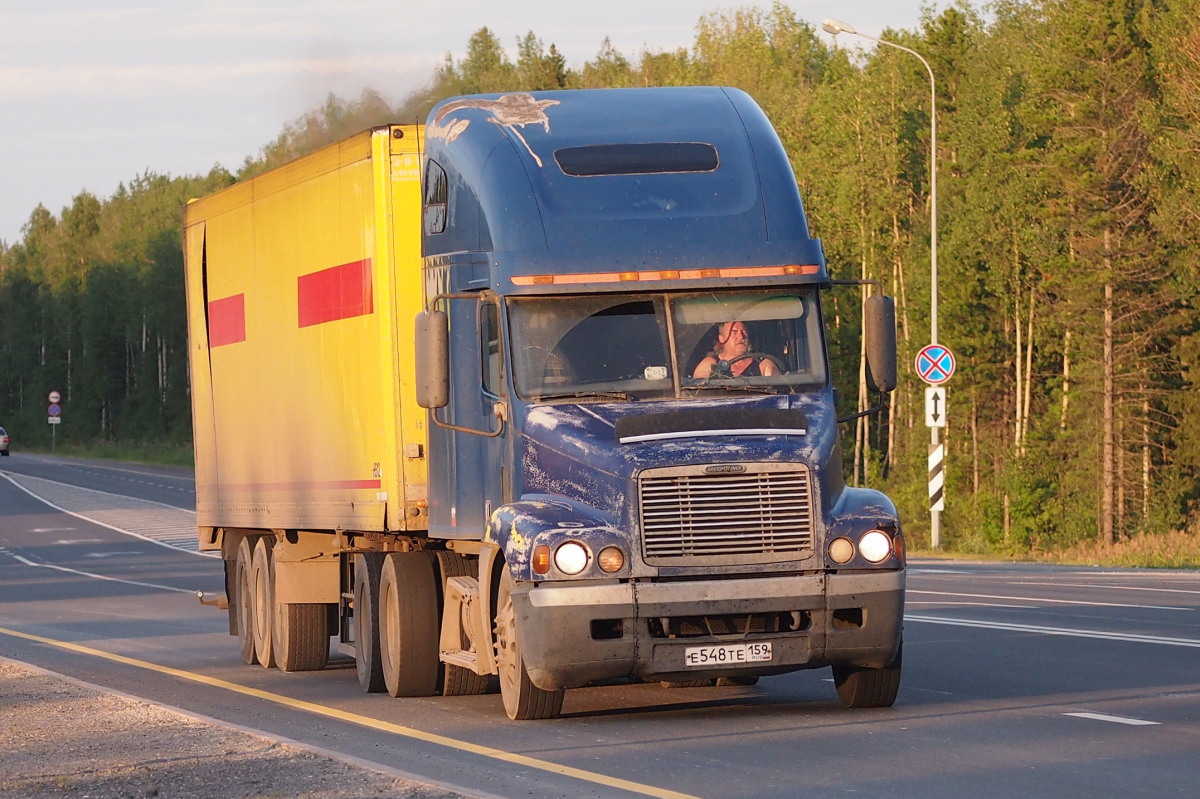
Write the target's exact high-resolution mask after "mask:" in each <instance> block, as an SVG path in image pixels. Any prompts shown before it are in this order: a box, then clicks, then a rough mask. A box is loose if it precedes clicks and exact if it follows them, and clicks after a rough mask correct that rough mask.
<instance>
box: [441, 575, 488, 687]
mask: <svg viewBox="0 0 1200 799" xmlns="http://www.w3.org/2000/svg"><path fill="white" fill-rule="evenodd" d="M437 558H438V565H439V566H440V567H441V574H440V577H439V581H438V618H439V619H440V618H441V617H442V613H441V611H442V609H443V607H444V604H445V601H446V599H445V597H446V580H447V579H448V578H450V577H475V576H477V575H478V571H479V565H478V561H477V560H472V559H468V558H465V557H463V556H462V555H460V554H458V553H457V552H449V551H443V552H438V553H437ZM481 632H482V631H481ZM464 638H465V636H464ZM466 643H467V642H466V641H463V642H462V644H466ZM490 680H491V675H490V674H476V673H475V672H474V671H472V670H471V669H468V668H464V667H462V666H455V665H454V664H452V663H443V664H442V668H441V673H440V674H439V679H438V683H439V688H440V689H441V693H442V696H478V695H479V694H486V693H487V692H488V682H489V681H490Z"/></svg>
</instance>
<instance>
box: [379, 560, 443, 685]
mask: <svg viewBox="0 0 1200 799" xmlns="http://www.w3.org/2000/svg"><path fill="white" fill-rule="evenodd" d="M436 574H437V571H436V566H435V565H434V563H433V554H432V553H430V552H426V551H424V550H419V551H417V552H392V553H389V554H388V556H387V557H386V558H385V559H384V561H383V569H382V571H381V573H380V578H379V653H380V658H381V660H382V665H383V679H384V683H385V684H386V685H387V690H388V693H389V694H391V695H392V696H433V695H434V693H436V691H437V682H438V665H439V661H438V646H439V642H438V615H437V579H436V576H435V575H436Z"/></svg>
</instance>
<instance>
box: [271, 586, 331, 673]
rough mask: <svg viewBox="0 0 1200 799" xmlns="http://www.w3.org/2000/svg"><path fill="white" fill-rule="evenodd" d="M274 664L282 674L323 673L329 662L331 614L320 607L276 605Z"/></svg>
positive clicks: (308, 604) (311, 605) (312, 604)
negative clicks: (291, 672) (289, 672)
mask: <svg viewBox="0 0 1200 799" xmlns="http://www.w3.org/2000/svg"><path fill="white" fill-rule="evenodd" d="M272 627H273V630H274V636H275V638H274V642H273V646H274V652H275V661H276V663H278V665H279V668H280V670H281V671H320V670H321V669H323V668H325V664H326V663H328V662H329V611H328V609H327V608H326V606H325V605H323V604H320V603H289V604H284V603H282V602H281V603H277V604H276V605H275V620H274V624H273V625H272Z"/></svg>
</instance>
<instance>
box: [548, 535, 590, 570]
mask: <svg viewBox="0 0 1200 799" xmlns="http://www.w3.org/2000/svg"><path fill="white" fill-rule="evenodd" d="M587 564H588V551H587V547H585V546H584V545H583V544H581V543H579V542H578V541H568V542H567V543H565V544H563V545H562V546H560V547H559V548H558V549H556V550H554V565H555V566H557V567H558V570H559V571H560V572H562V573H563V574H579V573H580V572H581V571H583V570H584V569H585V568H587Z"/></svg>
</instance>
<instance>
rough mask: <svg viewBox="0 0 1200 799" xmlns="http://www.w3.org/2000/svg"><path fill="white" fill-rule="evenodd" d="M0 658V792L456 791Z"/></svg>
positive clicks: (104, 795) (80, 797) (351, 795)
mask: <svg viewBox="0 0 1200 799" xmlns="http://www.w3.org/2000/svg"><path fill="white" fill-rule="evenodd" d="M333 755H334V753H331V752H325V751H323V750H315V749H313V748H309V747H305V746H303V745H301V744H298V743H296V742H293V741H286V740H283V739H279V738H271V737H268V736H265V735H262V734H258V733H254V732H252V731H249V730H245V729H242V728H237V727H233V726H230V725H225V724H223V723H221V722H218V721H216V720H215V719H207V718H204V717H201V716H196V715H192V714H189V713H185V712H183V711H180V710H176V709H173V708H170V707H166V706H164V705H158V704H154V703H150V702H146V701H144V700H140V699H136V698H134V697H130V696H126V695H123V694H116V693H112V692H109V691H106V690H104V689H102V688H100V687H98V686H94V685H88V684H86V683H82V682H79V681H77V680H74V679H71V678H68V677H64V676H62V675H58V674H53V673H51V672H46V671H43V670H41V669H38V668H35V667H32V666H29V665H27V664H24V663H19V662H17V661H12V660H7V659H4V658H0V799H52V798H54V797H72V799H84V798H85V797H86V798H87V799H143V798H144V797H162V798H163V799H201V798H203V797H222V799H233V798H234V797H278V798H279V799H285V798H287V799H291V798H292V797H296V798H297V799H356V798H357V797H403V799H464V797H466V796H467V794H462V793H458V792H456V791H454V790H451V789H449V788H446V787H442V786H437V785H431V784H428V783H423V782H419V781H416V780H413V779H409V778H407V777H404V776H400V775H399V774H398V773H389V772H388V770H387V769H384V768H373V767H371V765H370V764H367V763H366V762H365V761H356V760H354V759H353V758H345V759H342V758H338V757H334V756H333Z"/></svg>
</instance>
